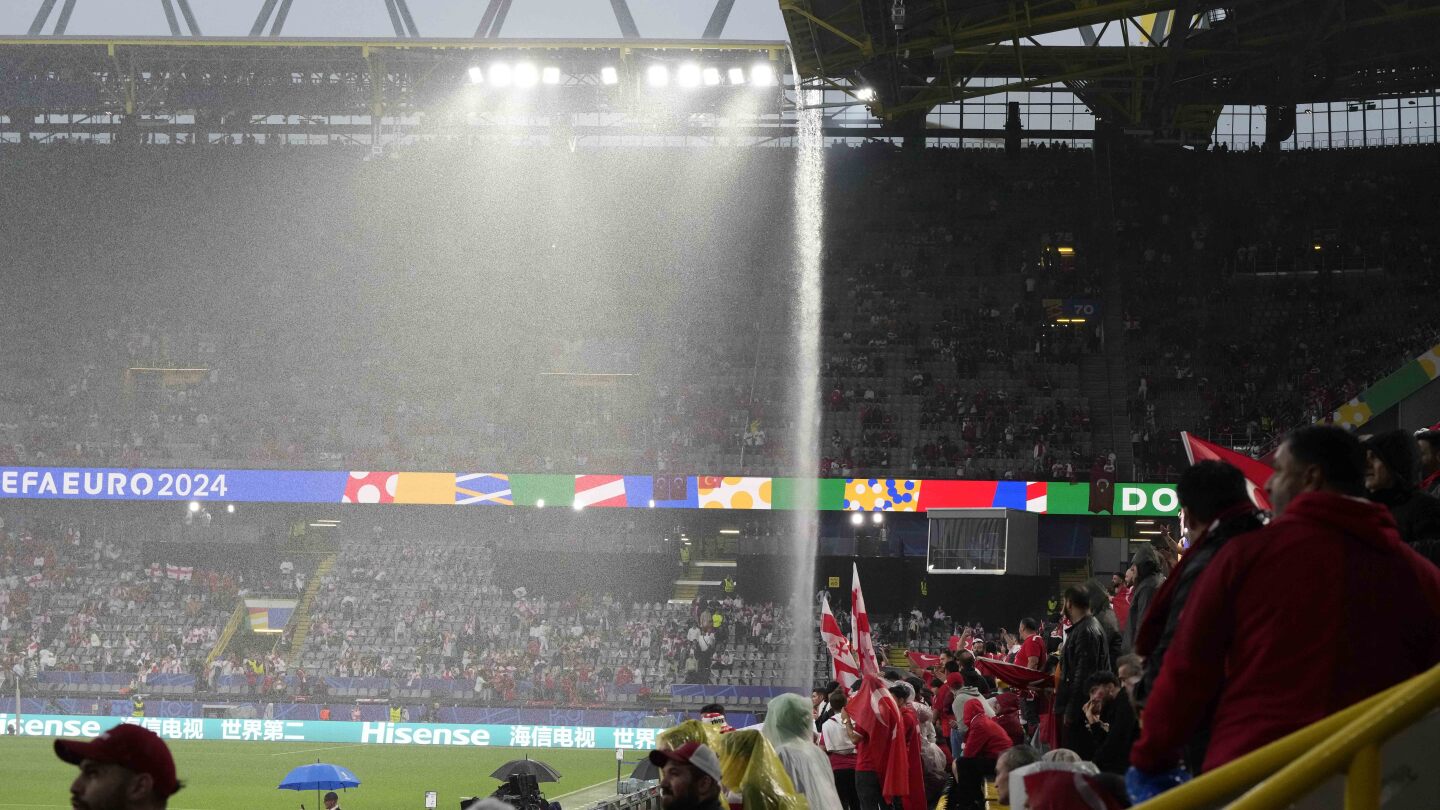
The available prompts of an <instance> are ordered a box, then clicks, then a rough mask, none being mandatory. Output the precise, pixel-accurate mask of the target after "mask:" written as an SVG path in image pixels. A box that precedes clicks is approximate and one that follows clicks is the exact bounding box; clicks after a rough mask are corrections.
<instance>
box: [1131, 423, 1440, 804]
mask: <svg viewBox="0 0 1440 810" xmlns="http://www.w3.org/2000/svg"><path fill="white" fill-rule="evenodd" d="M1364 466H1365V452H1364V449H1363V448H1362V447H1361V445H1360V441H1359V440H1358V439H1356V438H1355V437H1354V436H1352V435H1350V434H1349V433H1348V432H1346V431H1345V430H1343V429H1341V428H1335V427H1327V426H1312V427H1307V428H1301V429H1300V430H1297V431H1295V432H1294V433H1291V434H1290V436H1289V437H1287V438H1286V440H1285V442H1284V443H1283V444H1282V445H1281V446H1280V449H1279V450H1278V451H1277V452H1276V454H1275V474H1274V475H1272V476H1271V477H1270V480H1269V482H1268V483H1267V484H1266V489H1267V490H1268V491H1269V493H1270V503H1271V505H1272V506H1273V508H1274V513H1275V518H1274V519H1273V520H1272V521H1271V522H1270V525H1268V526H1266V527H1264V528H1262V529H1258V530H1255V531H1251V532H1248V533H1245V534H1241V535H1239V536H1236V537H1232V538H1231V539H1230V540H1229V541H1228V542H1227V543H1226V544H1225V545H1224V547H1223V548H1221V549H1220V550H1219V551H1217V552H1215V556H1214V557H1213V558H1212V559H1211V560H1210V563H1209V565H1208V566H1206V570H1205V572H1204V573H1203V574H1202V575H1201V576H1200V577H1198V578H1197V579H1196V581H1195V583H1194V586H1193V587H1192V589H1191V591H1190V596H1189V598H1188V599H1187V600H1186V604H1185V609H1184V611H1183V613H1182V615H1181V617H1180V623H1179V627H1178V629H1177V630H1176V632H1175V635H1174V638H1173V640H1172V642H1171V645H1170V648H1169V651H1168V652H1167V653H1166V655H1165V661H1164V665H1163V666H1162V667H1161V669H1160V674H1159V677H1157V678H1156V680H1155V686H1154V689H1153V690H1152V691H1151V692H1150V695H1149V698H1148V700H1147V702H1146V705H1145V712H1144V724H1143V726H1142V730H1141V734H1140V740H1139V741H1138V742H1137V743H1136V744H1135V747H1134V749H1133V750H1132V751H1131V754H1130V761H1131V763H1132V765H1133V766H1134V771H1132V777H1133V778H1134V779H1135V781H1136V782H1137V784H1138V783H1140V782H1142V781H1144V780H1150V779H1153V778H1155V777H1156V775H1159V774H1164V773H1165V772H1166V771H1168V770H1170V769H1172V768H1174V767H1175V766H1176V765H1177V764H1178V763H1179V762H1180V760H1181V758H1182V755H1183V752H1184V749H1185V745H1186V743H1187V742H1188V741H1189V740H1190V739H1191V737H1192V736H1193V735H1194V734H1195V733H1196V732H1197V731H1198V730H1200V729H1202V728H1203V727H1204V723H1205V719H1206V717H1207V715H1208V713H1209V709H1210V707H1211V706H1212V705H1213V706H1214V707H1215V709H1214V715H1213V721H1212V722H1211V724H1210V742H1209V745H1208V747H1207V749H1206V753H1205V759H1204V761H1203V764H1202V763H1194V762H1192V763H1189V764H1190V768H1191V769H1192V770H1195V771H1198V770H1202V769H1203V770H1213V769H1214V768H1217V767H1219V766H1221V765H1224V764H1225V763H1227V762H1230V761H1232V760H1234V759H1236V758H1238V757H1241V756H1244V755H1245V754H1248V753H1250V752H1251V751H1254V750H1255V749H1257V748H1260V747H1261V746H1264V745H1265V744H1267V743H1270V742H1273V741H1275V740H1277V739H1280V738H1281V737H1284V736H1285V735H1287V734H1290V733H1291V732H1294V731H1296V730H1298V729H1300V728H1304V727H1305V726H1307V725H1309V724H1311V723H1313V722H1315V721H1317V720H1319V719H1321V718H1322V717H1325V716H1327V715H1330V714H1332V713H1334V712H1336V711H1338V710H1340V709H1343V708H1345V707H1346V706H1349V705H1351V704H1353V703H1355V702H1356V701H1359V700H1362V699H1364V698H1366V697H1370V696H1371V695H1374V694H1376V693H1377V692H1380V691H1381V690H1383V689H1385V688H1386V687H1389V686H1393V685H1394V684H1397V683H1399V682H1401V681H1403V680H1406V679H1407V678H1411V677H1413V676H1415V675H1417V674H1419V673H1421V672H1424V671H1425V670H1427V669H1429V668H1430V667H1431V666H1432V665H1434V663H1435V662H1436V661H1440V569H1436V567H1435V566H1433V565H1430V564H1429V563H1427V562H1425V561H1424V560H1422V559H1421V558H1420V556H1419V555H1418V554H1416V553H1415V551H1414V550H1412V549H1410V548H1409V547H1408V546H1406V545H1405V544H1404V543H1402V542H1401V541H1400V536H1399V533H1398V532H1397V531H1396V529H1395V521H1394V520H1393V519H1392V518H1391V517H1390V513H1389V512H1388V511H1386V510H1385V509H1384V508H1383V507H1381V506H1379V505H1376V504H1372V503H1368V502H1366V501H1364V500H1363V499H1361V497H1360V496H1361V495H1362V494H1363V492H1364V485H1363V480H1364V479H1363V475H1364ZM1337 639H1343V640H1344V643H1343V644H1337V643H1336V640H1337ZM1356 662H1363V665H1359V666H1357V665H1356Z"/></svg>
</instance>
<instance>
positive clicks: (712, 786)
mask: <svg viewBox="0 0 1440 810" xmlns="http://www.w3.org/2000/svg"><path fill="white" fill-rule="evenodd" d="M650 762H651V764H653V765H654V766H655V767H657V768H659V769H660V805H661V806H662V807H664V808H665V810H721V806H720V790H721V788H720V758H719V757H717V756H715V752H714V751H713V750H712V749H711V748H710V746H708V745H706V744H704V743H701V742H693V741H692V742H688V743H685V744H684V745H682V746H680V747H679V748H676V749H675V750H673V751H651V752H650Z"/></svg>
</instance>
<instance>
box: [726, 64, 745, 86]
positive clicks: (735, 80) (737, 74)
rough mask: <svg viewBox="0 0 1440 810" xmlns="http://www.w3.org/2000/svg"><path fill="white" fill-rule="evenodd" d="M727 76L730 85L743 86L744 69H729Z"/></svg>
mask: <svg viewBox="0 0 1440 810" xmlns="http://www.w3.org/2000/svg"><path fill="white" fill-rule="evenodd" d="M728 75H729V77H730V83H731V84H737V85H738V84H744V83H745V69H744V68H738V67H733V68H730V70H729V71H728Z"/></svg>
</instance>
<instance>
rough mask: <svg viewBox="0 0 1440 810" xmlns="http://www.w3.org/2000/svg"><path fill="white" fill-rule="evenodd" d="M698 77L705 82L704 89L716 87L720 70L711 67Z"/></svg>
mask: <svg viewBox="0 0 1440 810" xmlns="http://www.w3.org/2000/svg"><path fill="white" fill-rule="evenodd" d="M700 76H701V78H702V80H703V81H704V82H705V86H706V87H714V86H716V85H717V84H719V83H720V70H719V68H713V67H709V68H705V69H704V70H703V71H701V72H700Z"/></svg>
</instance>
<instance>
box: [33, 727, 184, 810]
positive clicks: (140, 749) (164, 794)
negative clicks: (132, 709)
mask: <svg viewBox="0 0 1440 810" xmlns="http://www.w3.org/2000/svg"><path fill="white" fill-rule="evenodd" d="M55 755H56V756H58V757H60V758H61V759H63V760H65V761H66V762H68V763H70V764H71V765H78V766H80V775H79V776H77V777H75V781H74V782H71V783H70V804H71V806H72V807H74V808H75V810H155V809H156V808H160V809H161V810H163V808H164V807H165V803H166V802H167V801H168V800H169V798H170V797H171V796H173V795H175V792H176V791H178V790H180V788H181V787H182V785H181V784H180V782H179V780H177V779H176V778H175V760H174V759H172V758H171V756H170V749H169V748H168V747H166V745H165V741H164V740H162V739H160V737H159V735H157V734H156V733H155V732H153V731H150V730H149V729H147V728H142V727H141V726H137V725H133V724H129V723H123V724H121V725H118V726H116V727H115V728H112V729H110V730H109V731H107V732H105V733H104V734H101V735H100V736H99V737H96V738H95V739H93V740H91V741H90V742H80V741H78V740H56V741H55Z"/></svg>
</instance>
